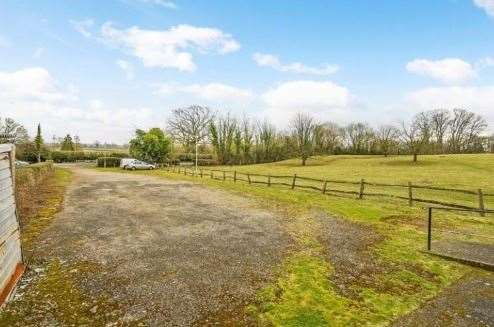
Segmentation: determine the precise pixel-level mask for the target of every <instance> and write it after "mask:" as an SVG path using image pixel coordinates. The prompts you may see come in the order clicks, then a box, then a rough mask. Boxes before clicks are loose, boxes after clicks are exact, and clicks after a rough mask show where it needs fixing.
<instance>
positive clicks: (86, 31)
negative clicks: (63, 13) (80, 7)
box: [70, 18, 94, 37]
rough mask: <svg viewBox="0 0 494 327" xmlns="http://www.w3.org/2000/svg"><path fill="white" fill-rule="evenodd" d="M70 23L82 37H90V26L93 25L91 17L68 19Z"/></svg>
mask: <svg viewBox="0 0 494 327" xmlns="http://www.w3.org/2000/svg"><path fill="white" fill-rule="evenodd" d="M70 24H71V25H72V26H73V27H74V29H75V30H76V31H77V32H79V33H81V34H82V35H83V36H84V37H91V36H92V33H91V31H90V30H91V27H93V25H94V21H93V20H92V19H89V18H87V19H84V20H70Z"/></svg>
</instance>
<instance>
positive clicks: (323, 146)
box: [314, 122, 343, 154]
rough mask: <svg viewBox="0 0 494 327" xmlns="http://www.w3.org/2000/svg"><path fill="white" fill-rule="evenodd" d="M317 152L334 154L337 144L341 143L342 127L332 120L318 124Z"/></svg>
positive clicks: (316, 133)
mask: <svg viewBox="0 0 494 327" xmlns="http://www.w3.org/2000/svg"><path fill="white" fill-rule="evenodd" d="M314 133H315V134H314V139H315V140H314V143H315V145H314V147H315V152H318V153H324V154H334V152H335V149H336V147H337V146H339V145H340V144H341V137H342V134H343V133H342V131H341V128H340V127H339V126H338V125H337V124H335V123H331V122H327V123H322V124H318V125H317V126H316V129H315V131H314Z"/></svg>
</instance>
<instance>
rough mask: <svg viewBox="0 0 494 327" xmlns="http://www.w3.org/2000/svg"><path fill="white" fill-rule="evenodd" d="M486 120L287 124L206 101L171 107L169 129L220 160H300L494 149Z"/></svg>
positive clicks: (433, 117)
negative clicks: (217, 109) (221, 110)
mask: <svg viewBox="0 0 494 327" xmlns="http://www.w3.org/2000/svg"><path fill="white" fill-rule="evenodd" d="M486 129H487V122H486V120H485V119H484V118H483V117H481V116H480V115H477V114H475V113H473V112H470V111H467V110H464V109H453V110H432V111H425V112H420V113H418V114H416V115H415V116H414V117H413V118H412V119H411V120H410V121H407V122H402V123H400V124H396V125H380V126H378V127H375V128H374V127H372V126H370V125H369V124H367V123H363V122H354V123H350V124H348V125H345V126H341V125H338V124H336V123H334V122H330V121H326V122H323V121H318V120H316V119H315V118H314V117H313V116H311V115H309V114H305V113H298V114H296V115H295V116H294V117H292V119H291V120H290V124H289V126H288V128H287V129H284V130H280V129H277V128H276V127H275V126H274V125H273V124H272V123H270V122H269V121H267V120H264V121H256V120H253V119H250V118H248V117H243V118H240V119H239V118H237V117H234V116H232V115H231V114H228V113H227V114H224V115H215V114H214V112H213V111H212V110H210V109H209V108H207V107H203V106H190V107H186V108H179V109H175V110H173V111H172V115H171V117H170V119H169V121H168V127H167V131H168V132H169V133H170V135H171V137H172V138H173V143H178V144H179V145H180V146H181V148H182V151H185V152H194V151H195V148H197V147H198V148H199V149H200V151H201V152H207V151H214V153H215V154H216V157H217V160H218V163H219V164H250V163H264V162H273V161H279V160H283V159H287V158H293V157H299V158H300V159H301V161H302V165H305V163H306V161H307V159H308V158H309V157H310V156H313V155H329V154H380V155H384V156H388V155H390V154H411V155H413V160H414V161H417V158H418V155H419V154H443V153H479V152H486V151H492V148H490V147H492V146H493V140H492V137H490V138H489V137H485V136H483V132H484V131H485V130H486Z"/></svg>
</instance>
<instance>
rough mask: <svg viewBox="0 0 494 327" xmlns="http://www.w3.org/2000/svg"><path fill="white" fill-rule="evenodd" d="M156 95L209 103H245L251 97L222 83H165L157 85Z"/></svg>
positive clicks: (243, 91)
mask: <svg viewBox="0 0 494 327" xmlns="http://www.w3.org/2000/svg"><path fill="white" fill-rule="evenodd" d="M156 94H158V95H162V96H171V95H176V94H187V95H191V96H194V97H196V98H198V99H203V100H206V101H211V102H229V103H246V102H247V101H249V100H250V99H251V97H252V92H251V91H249V90H245V89H241V88H237V87H234V86H231V85H226V84H222V83H209V84H190V85H183V84H177V83H165V84H161V85H159V87H158V89H157V90H156Z"/></svg>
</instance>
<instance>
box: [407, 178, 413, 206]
mask: <svg viewBox="0 0 494 327" xmlns="http://www.w3.org/2000/svg"><path fill="white" fill-rule="evenodd" d="M408 205H409V206H410V207H411V206H413V193H412V182H408Z"/></svg>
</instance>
